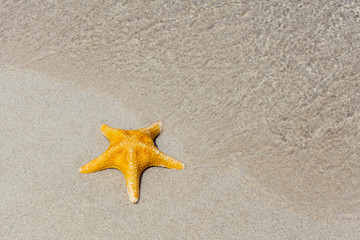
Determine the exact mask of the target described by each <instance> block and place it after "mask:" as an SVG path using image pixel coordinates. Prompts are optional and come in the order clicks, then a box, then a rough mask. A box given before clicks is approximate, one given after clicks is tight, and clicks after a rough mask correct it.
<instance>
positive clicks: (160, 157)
mask: <svg viewBox="0 0 360 240" xmlns="http://www.w3.org/2000/svg"><path fill="white" fill-rule="evenodd" d="M149 153H150V157H151V160H150V165H151V166H160V167H166V168H170V169H183V168H184V167H185V164H183V163H182V162H180V161H178V160H176V159H174V158H172V157H170V156H168V155H166V154H164V153H162V152H161V151H160V150H158V149H157V148H156V147H152V150H151V151H149Z"/></svg>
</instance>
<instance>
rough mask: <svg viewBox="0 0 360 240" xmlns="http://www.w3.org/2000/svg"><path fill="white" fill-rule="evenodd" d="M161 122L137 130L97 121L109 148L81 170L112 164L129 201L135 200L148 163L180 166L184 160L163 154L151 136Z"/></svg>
mask: <svg viewBox="0 0 360 240" xmlns="http://www.w3.org/2000/svg"><path fill="white" fill-rule="evenodd" d="M161 126H162V124H161V122H157V123H154V124H152V125H151V126H149V127H145V128H141V129H137V130H122V129H115V128H111V127H109V126H107V125H105V124H103V125H101V131H102V132H103V134H104V135H105V137H106V138H107V139H108V140H109V141H110V146H109V148H108V149H107V150H106V151H105V152H104V153H103V154H101V155H100V156H99V157H97V158H95V159H94V160H92V161H91V162H89V163H88V164H86V165H84V166H82V167H81V168H80V169H79V171H80V172H81V173H92V172H97V171H100V170H103V169H106V168H116V169H118V170H120V171H121V172H122V173H123V174H124V176H125V181H126V185H127V190H128V194H129V199H130V201H131V202H132V203H137V202H138V200H139V181H140V176H141V174H142V172H143V171H144V170H145V169H146V168H148V167H152V166H161V167H167V168H174V169H183V168H184V164H183V163H181V162H179V161H177V160H175V159H174V158H172V157H169V156H167V155H165V154H164V153H162V152H160V150H159V149H158V148H157V147H156V146H155V144H154V138H155V137H156V136H157V135H159V134H160V132H161Z"/></svg>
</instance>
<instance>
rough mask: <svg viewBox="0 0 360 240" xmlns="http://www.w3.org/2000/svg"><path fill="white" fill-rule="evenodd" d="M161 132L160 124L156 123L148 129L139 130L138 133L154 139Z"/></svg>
mask: <svg viewBox="0 0 360 240" xmlns="http://www.w3.org/2000/svg"><path fill="white" fill-rule="evenodd" d="M161 131H162V123H161V122H156V123H154V124H152V125H151V126H149V127H145V128H141V129H140V132H143V133H147V134H148V135H149V136H150V137H151V138H152V139H154V138H155V137H156V136H157V135H159V134H160V132H161Z"/></svg>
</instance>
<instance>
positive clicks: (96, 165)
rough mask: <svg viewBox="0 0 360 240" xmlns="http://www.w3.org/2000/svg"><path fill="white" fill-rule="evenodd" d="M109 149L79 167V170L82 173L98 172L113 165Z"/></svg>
mask: <svg viewBox="0 0 360 240" xmlns="http://www.w3.org/2000/svg"><path fill="white" fill-rule="evenodd" d="M108 151H109V150H107V151H105V152H104V153H103V154H101V155H100V156H99V157H97V158H95V159H94V160H92V161H91V162H89V163H87V164H85V165H84V166H82V167H81V168H79V171H80V172H81V173H93V172H97V171H100V170H103V169H106V168H111V167H113V166H112V165H113V164H112V159H111V158H110V157H109V153H108Z"/></svg>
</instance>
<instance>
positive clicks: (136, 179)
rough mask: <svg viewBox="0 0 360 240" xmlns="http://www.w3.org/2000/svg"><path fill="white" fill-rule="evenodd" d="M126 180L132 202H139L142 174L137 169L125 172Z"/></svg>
mask: <svg viewBox="0 0 360 240" xmlns="http://www.w3.org/2000/svg"><path fill="white" fill-rule="evenodd" d="M125 181H126V186H127V192H128V195H129V200H130V202H132V203H137V202H138V201H139V192H140V174H139V173H138V172H137V171H129V172H127V173H126V174H125Z"/></svg>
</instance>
